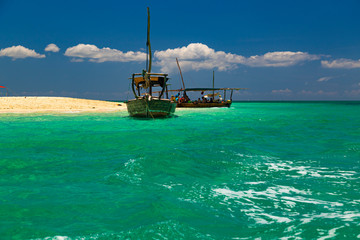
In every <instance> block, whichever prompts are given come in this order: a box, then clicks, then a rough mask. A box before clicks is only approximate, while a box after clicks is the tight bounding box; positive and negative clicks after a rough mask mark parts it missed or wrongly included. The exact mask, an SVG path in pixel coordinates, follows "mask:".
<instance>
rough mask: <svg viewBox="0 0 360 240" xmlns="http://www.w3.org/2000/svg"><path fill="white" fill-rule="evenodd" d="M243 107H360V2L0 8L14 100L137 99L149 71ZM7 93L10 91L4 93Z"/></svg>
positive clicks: (0, 46) (2, 63)
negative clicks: (274, 103)
mask: <svg viewBox="0 0 360 240" xmlns="http://www.w3.org/2000/svg"><path fill="white" fill-rule="evenodd" d="M147 6H149V7H150V12H151V44H152V49H153V52H154V62H153V72H160V71H164V72H166V73H169V75H170V77H171V84H172V85H171V88H173V89H177V88H179V87H180V76H179V72H178V69H177V67H176V61H175V58H176V57H177V58H179V60H180V65H181V66H182V71H183V75H184V80H185V84H186V86H187V87H211V85H212V71H213V70H215V86H216V87H244V88H248V90H245V91H240V92H237V93H236V94H235V95H234V99H236V100H360V28H359V26H360V17H359V14H358V12H359V9H360V1H358V0H352V1H351V0H345V1H225V0H224V1H195V0H193V1H187V0H184V1H136V0H134V1H131V2H130V1H108V0H102V1H67V0H63V1H42V0H38V1H37V0H34V1H17V0H0V29H1V30H0V32H1V34H0V85H1V86H6V87H8V88H9V90H10V93H12V94H13V95H21V96H22V95H27V96H36V95H39V96H68V97H81V98H91V99H111V100H119V99H121V100H124V99H127V98H129V99H131V98H132V97H133V96H132V93H131V92H129V90H130V89H129V80H128V78H129V77H130V76H131V74H132V73H134V72H141V70H142V69H144V68H145V61H144V59H145V57H144V56H145V55H144V53H145V43H146V21H147V16H146V7H147ZM2 94H3V92H2Z"/></svg>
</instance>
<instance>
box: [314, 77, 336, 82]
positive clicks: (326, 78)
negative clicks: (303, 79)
mask: <svg viewBox="0 0 360 240" xmlns="http://www.w3.org/2000/svg"><path fill="white" fill-rule="evenodd" d="M333 78H334V77H322V78H319V79H318V80H317V81H318V82H327V81H329V80H330V79H333Z"/></svg>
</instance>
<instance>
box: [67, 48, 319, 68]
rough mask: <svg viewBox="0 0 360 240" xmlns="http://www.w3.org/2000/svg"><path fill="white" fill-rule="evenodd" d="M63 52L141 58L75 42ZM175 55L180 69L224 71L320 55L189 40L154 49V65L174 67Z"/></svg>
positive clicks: (100, 58) (278, 64)
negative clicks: (250, 52) (255, 51)
mask: <svg viewBox="0 0 360 240" xmlns="http://www.w3.org/2000/svg"><path fill="white" fill-rule="evenodd" d="M65 55H66V56H68V57H72V58H73V60H72V61H76V60H75V59H88V60H89V61H91V62H107V61H118V62H131V61H139V62H140V61H145V59H146V54H145V53H144V52H139V51H138V52H133V51H129V52H125V53H124V52H122V51H120V50H117V49H110V48H101V49H100V48H98V47H97V46H95V45H90V44H78V45H76V46H74V47H70V48H68V49H66V51H65ZM175 58H178V59H179V60H181V69H182V70H183V71H187V70H196V71H198V70H202V69H214V68H215V69H217V70H218V71H227V70H231V69H234V68H237V67H238V66H239V65H240V64H241V65H246V66H250V67H286V66H293V65H296V64H299V63H302V62H305V61H313V60H317V59H319V58H320V56H318V55H311V54H308V53H305V52H290V51H284V52H269V53H266V54H264V55H260V56H259V55H256V56H251V57H244V56H241V55H238V54H233V53H226V52H224V51H215V50H214V49H212V48H210V47H208V46H207V45H205V44H202V43H191V44H189V45H187V46H184V47H179V48H173V49H167V50H162V51H155V53H154V58H153V59H154V65H155V66H159V67H160V68H161V71H162V72H175V71H177V64H176V61H175Z"/></svg>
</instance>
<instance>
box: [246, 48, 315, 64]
mask: <svg viewBox="0 0 360 240" xmlns="http://www.w3.org/2000/svg"><path fill="white" fill-rule="evenodd" d="M318 59H320V56H318V55H312V54H309V53H306V52H290V51H284V52H268V53H265V54H264V55H261V56H258V55H256V56H251V57H249V58H248V59H247V60H246V64H245V65H248V66H252V67H288V66H293V65H296V64H299V63H301V62H305V61H313V60H318Z"/></svg>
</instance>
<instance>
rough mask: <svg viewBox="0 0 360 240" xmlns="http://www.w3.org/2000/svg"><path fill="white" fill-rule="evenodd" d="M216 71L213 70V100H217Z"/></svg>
mask: <svg viewBox="0 0 360 240" xmlns="http://www.w3.org/2000/svg"><path fill="white" fill-rule="evenodd" d="M214 88H215V71H214V70H213V100H215V90H214Z"/></svg>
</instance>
